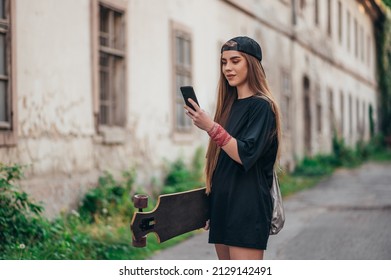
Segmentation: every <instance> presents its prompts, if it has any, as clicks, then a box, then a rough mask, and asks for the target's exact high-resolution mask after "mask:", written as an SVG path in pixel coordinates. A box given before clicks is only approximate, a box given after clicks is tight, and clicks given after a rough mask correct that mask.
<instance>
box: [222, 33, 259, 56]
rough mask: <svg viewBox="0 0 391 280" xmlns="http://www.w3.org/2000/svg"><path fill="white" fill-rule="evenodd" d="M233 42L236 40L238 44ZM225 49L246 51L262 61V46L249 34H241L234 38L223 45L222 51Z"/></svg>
mask: <svg viewBox="0 0 391 280" xmlns="http://www.w3.org/2000/svg"><path fill="white" fill-rule="evenodd" d="M232 42H235V43H236V44H235V43H232ZM223 51H238V52H244V53H246V54H249V55H251V56H253V57H255V58H257V59H258V60H259V61H262V49H261V46H260V45H259V44H258V43H257V42H256V41H255V40H253V39H251V38H249V37H247V36H239V37H235V38H232V39H231V40H229V41H228V42H227V43H225V44H224V45H223V47H222V48H221V52H223Z"/></svg>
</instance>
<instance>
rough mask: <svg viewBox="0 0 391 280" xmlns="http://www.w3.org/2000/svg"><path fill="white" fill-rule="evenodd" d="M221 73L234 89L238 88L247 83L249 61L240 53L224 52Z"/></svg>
mask: <svg viewBox="0 0 391 280" xmlns="http://www.w3.org/2000/svg"><path fill="white" fill-rule="evenodd" d="M221 64H222V66H221V71H222V72H223V74H224V76H225V78H226V79H227V81H228V83H229V85H230V86H232V87H237V86H241V85H243V84H245V83H246V82H247V72H248V67H247V60H246V58H245V57H244V56H243V55H242V54H241V53H240V52H238V51H224V52H223V53H222V55H221Z"/></svg>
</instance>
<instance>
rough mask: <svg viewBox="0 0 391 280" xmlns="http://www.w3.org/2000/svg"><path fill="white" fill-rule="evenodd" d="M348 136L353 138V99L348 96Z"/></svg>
mask: <svg viewBox="0 0 391 280" xmlns="http://www.w3.org/2000/svg"><path fill="white" fill-rule="evenodd" d="M349 136H350V137H352V136H353V98H352V95H351V94H349Z"/></svg>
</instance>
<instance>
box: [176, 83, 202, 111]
mask: <svg viewBox="0 0 391 280" xmlns="http://www.w3.org/2000/svg"><path fill="white" fill-rule="evenodd" d="M180 88H181V92H182V95H183V99H184V100H185V103H186V105H187V106H189V107H190V108H192V109H193V110H195V109H194V107H193V105H191V103H190V102H189V101H188V100H187V99H189V98H191V99H192V100H193V101H194V102H195V103H197V105H198V106H200V104H199V103H198V100H197V96H196V95H195V92H194V89H193V87H191V86H185V87H180Z"/></svg>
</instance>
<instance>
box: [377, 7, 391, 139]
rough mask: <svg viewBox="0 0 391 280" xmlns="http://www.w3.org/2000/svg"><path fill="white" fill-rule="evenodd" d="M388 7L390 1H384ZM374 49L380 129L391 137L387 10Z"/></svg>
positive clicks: (390, 31) (390, 54)
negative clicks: (378, 92) (378, 93)
mask: <svg viewBox="0 0 391 280" xmlns="http://www.w3.org/2000/svg"><path fill="white" fill-rule="evenodd" d="M384 3H385V4H387V5H388V6H390V1H389V0H388V1H384ZM377 25H378V26H377V28H376V30H377V32H376V47H377V52H376V53H377V67H378V84H379V91H380V102H379V104H381V108H380V129H381V131H382V133H383V134H384V135H385V136H386V137H391V122H390V120H391V12H390V10H389V9H387V11H386V13H385V18H384V19H383V20H381V21H380V22H379V23H378V24H377Z"/></svg>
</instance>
